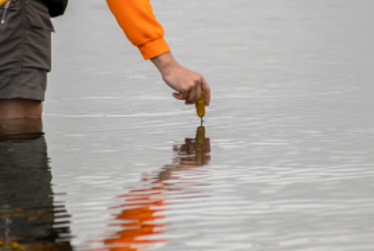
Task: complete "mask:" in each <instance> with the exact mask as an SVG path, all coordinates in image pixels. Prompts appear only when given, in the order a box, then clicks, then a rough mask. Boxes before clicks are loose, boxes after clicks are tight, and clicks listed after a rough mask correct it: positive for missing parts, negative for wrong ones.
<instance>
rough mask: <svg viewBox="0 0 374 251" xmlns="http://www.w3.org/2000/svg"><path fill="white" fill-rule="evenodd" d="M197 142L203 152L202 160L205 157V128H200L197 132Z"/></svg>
mask: <svg viewBox="0 0 374 251" xmlns="http://www.w3.org/2000/svg"><path fill="white" fill-rule="evenodd" d="M195 142H196V143H197V144H198V145H199V147H200V150H201V158H202V160H204V157H205V127H204V126H199V127H198V128H197V130H196V137H195Z"/></svg>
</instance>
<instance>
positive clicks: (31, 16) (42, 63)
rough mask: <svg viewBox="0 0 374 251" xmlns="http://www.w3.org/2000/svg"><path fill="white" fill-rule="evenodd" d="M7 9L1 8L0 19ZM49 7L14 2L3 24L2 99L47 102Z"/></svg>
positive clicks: (21, 0)
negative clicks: (45, 97)
mask: <svg viewBox="0 0 374 251" xmlns="http://www.w3.org/2000/svg"><path fill="white" fill-rule="evenodd" d="M4 11H5V9H4V6H2V7H0V17H2V16H3V13H4ZM53 30H54V29H53V25H52V22H51V20H50V16H49V12H48V8H47V7H46V6H45V5H44V4H43V3H42V2H41V1H40V0H13V1H12V2H11V5H10V7H9V9H8V10H7V15H6V18H5V23H4V24H0V34H1V36H0V58H1V60H0V98H3V99H9V98H25V99H33V100H41V101H43V100H44V94H45V91H46V84H47V72H49V71H50V70H51V31H53Z"/></svg>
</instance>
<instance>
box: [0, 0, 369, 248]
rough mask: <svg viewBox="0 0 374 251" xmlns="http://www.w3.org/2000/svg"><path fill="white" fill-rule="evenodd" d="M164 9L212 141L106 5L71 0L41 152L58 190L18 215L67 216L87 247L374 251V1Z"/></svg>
mask: <svg viewBox="0 0 374 251" xmlns="http://www.w3.org/2000/svg"><path fill="white" fill-rule="evenodd" d="M152 4H153V6H154V10H155V13H156V15H157V17H158V19H159V20H160V21H161V23H162V24H163V25H164V28H165V30H166V39H167V40H168V42H169V44H170V46H171V48H172V51H173V53H174V55H175V57H176V58H177V59H178V60H179V61H180V62H181V63H182V64H184V65H186V66H188V67H190V68H192V69H194V70H196V71H198V72H201V73H202V74H203V75H204V76H205V77H206V79H207V80H208V82H209V83H210V85H211V87H212V90H213V94H212V103H211V106H210V107H209V108H208V109H207V115H206V118H205V122H204V126H205V134H206V135H205V138H209V141H208V140H206V141H204V144H203V143H202V141H201V140H200V141H199V140H198V139H197V138H196V130H197V127H198V126H199V124H200V121H199V118H198V117H197V116H196V115H195V113H194V108H193V107H185V106H184V105H183V104H182V103H179V102H178V101H174V100H173V99H172V98H171V91H170V90H169V89H168V87H166V86H165V84H163V83H162V80H161V78H160V76H159V74H158V72H157V71H156V69H155V68H154V66H152V64H151V63H150V62H143V60H142V59H141V56H140V55H139V52H138V51H137V49H136V48H133V47H132V46H131V45H130V44H129V43H128V42H127V41H126V38H125V37H124V35H123V33H122V31H121V30H120V29H119V28H118V26H117V24H116V23H115V20H114V18H113V17H112V16H111V14H110V12H109V11H108V8H107V7H106V3H105V1H102V0H100V1H99V0H95V1H92V0H91V1H88V0H79V1H71V3H70V6H69V10H68V12H67V14H66V16H64V17H62V18H59V19H57V20H55V26H56V30H57V33H56V34H55V35H54V40H53V42H54V47H53V48H54V61H53V63H54V64H53V72H52V73H51V74H50V77H49V86H48V92H47V101H46V102H45V113H44V131H45V132H46V135H45V138H46V141H47V143H48V153H46V152H44V153H43V156H44V157H38V158H35V160H34V161H37V160H40V159H43V158H44V159H45V158H46V156H49V158H50V164H49V165H50V166H51V170H49V169H48V168H47V166H48V165H47V162H46V161H45V162H43V163H44V164H41V166H43V168H42V170H44V171H43V172H42V174H41V175H45V176H48V175H50V174H51V173H52V174H53V180H52V184H53V186H52V187H51V185H50V179H51V177H50V176H48V177H49V178H45V180H44V181H43V182H41V183H40V185H41V184H45V185H43V189H45V191H44V192H43V193H44V195H43V196H44V197H43V198H47V197H48V198H50V199H49V201H48V200H47V199H45V200H44V199H42V198H41V197H40V198H41V199H33V198H32V197H30V203H32V201H34V204H28V202H27V203H26V201H25V204H24V205H22V203H21V202H14V203H21V204H20V205H18V204H14V205H11V204H9V203H7V204H6V205H8V204H9V205H10V207H9V206H7V207H5V209H2V210H3V211H2V213H1V215H2V217H3V219H9V218H10V217H11V216H9V215H13V213H12V212H13V211H14V210H15V209H14V208H24V209H23V211H29V209H30V210H31V211H38V210H39V209H37V208H45V207H47V208H49V209H48V212H49V213H48V214H50V215H51V216H52V215H56V214H57V213H56V211H59V210H66V212H65V211H63V213H62V215H67V216H69V215H70V216H71V217H66V218H64V221H67V222H66V224H65V225H64V228H65V230H66V233H68V234H64V235H62V237H56V238H55V239H53V238H52V239H50V241H51V242H53V243H56V242H64V243H68V244H67V245H72V246H73V247H74V249H77V250H96V249H99V250H101V249H104V250H108V249H111V250H145V249H147V250H158V251H159V250H170V251H174V250H223V251H226V250H230V251H231V250H235V251H236V250H243V251H247V250H277V251H278V250H287V251H288V250H298V251H299V250H305V251H307V250H313V251H314V250H319V251H320V250H329V251H330V250H339V251H341V250H344V251H345V250H349V251H361V250H373V249H374V210H373V207H374V199H373V193H374V185H373V184H374V164H373V163H374V157H373V156H374V143H373V142H374V120H373V116H372V107H373V106H374V99H373V98H372V97H373V94H374V89H373V88H374V87H373V85H372V82H373V79H374V71H373V70H372V68H373V65H374V48H373V45H372V40H373V37H374V34H373V32H372V27H373V24H374V16H373V15H372V9H373V7H374V2H372V1H369V0H358V1H349V0H342V1H332V0H327V1H326V0H324V1H322V0H317V1H316V0H314V1H311V0H305V1H296V0H282V1H275V0H269V1H258V0H250V1H248V0H246V1H244V0H232V1H208V0H200V1H184V2H181V1H180V2H178V3H177V2H175V1H166V0H159V1H153V2H152ZM186 138H187V139H188V140H186ZM33 142H35V144H37V142H39V143H38V144H41V145H42V144H45V143H44V139H43V140H42V139H39V141H33ZM40 142H42V143H40ZM7 144H10V143H7ZM31 144H32V143H30V146H31ZM2 147H3V145H2ZM4 147H5V146H4ZM203 148H204V149H205V150H204V149H203ZM36 149H37V147H32V151H36ZM2 151H5V152H6V150H2ZM32 155H33V156H40V155H37V154H36V153H32ZM27 156H28V155H25V156H24V157H23V158H24V159H27V158H28V157H27ZM23 158H22V159H23ZM6 163H8V162H6ZM30 163H31V162H30ZM32 170H33V169H32V168H30V172H32ZM29 176H32V175H31V174H30V175H29ZM34 176H36V175H34ZM34 176H33V177H34ZM4 177H5V176H4ZM17 179H18V178H17ZM4 180H5V181H4ZM7 180H8V179H1V183H2V186H3V185H5V187H7V188H6V189H4V190H3V189H2V191H12V190H14V189H16V188H12V186H11V185H7V184H8V183H7ZM20 182H21V183H22V184H25V185H26V184H27V183H26V181H22V179H21V181H20ZM30 186H32V184H30ZM10 188H12V189H10ZM25 189H26V188H25ZM27 190H33V188H32V187H30V188H27ZM16 191H17V190H16ZM19 193H21V191H19ZM52 194H53V196H52ZM20 196H26V195H24V194H23V195H22V193H21V195H20ZM40 196H41V195H40ZM51 198H53V200H52V199H51ZM39 201H40V203H39ZM42 201H45V203H46V204H43V203H44V202H43V203H42ZM48 203H49V204H48ZM12 210H13V211H12ZM3 212H4V213H3ZM3 215H5V216H3ZM6 215H8V216H6ZM4 217H5V218H4ZM52 218H53V217H52ZM55 221H56V220H55ZM2 222H3V223H4V222H6V220H3V221H2ZM3 223H2V224H3ZM4 224H5V223H4ZM20 224H21V223H20ZM22 224H25V223H22ZM52 225H53V226H54V227H52V228H51V220H50V221H49V222H48V221H47V222H46V223H45V224H44V227H45V228H46V229H49V230H48V231H52V232H53V231H56V229H57V228H56V226H58V224H55V223H53V224H52ZM2 226H4V225H2ZM65 230H64V231H65ZM48 231H47V232H48ZM21 235H22V234H20V235H14V236H17V238H18V237H21ZM64 236H65V237H64ZM69 236H74V238H69ZM32 238H34V239H35V238H36V237H35V236H34V237H32ZM32 238H31V239H32ZM59 238H62V241H59V240H60V239H59ZM64 238H65V239H64Z"/></svg>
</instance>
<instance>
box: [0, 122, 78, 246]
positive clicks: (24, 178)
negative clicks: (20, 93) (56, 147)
mask: <svg viewBox="0 0 374 251" xmlns="http://www.w3.org/2000/svg"><path fill="white" fill-rule="evenodd" d="M41 127H42V125H41V120H0V249H1V250H66V251H67V250H72V247H71V245H70V242H69V239H70V231H69V227H68V224H69V215H68V214H67V212H66V209H65V207H64V205H63V204H62V203H61V202H58V201H55V200H54V193H53V190H52V187H51V180H52V176H51V172H50V167H49V159H48V156H47V146H46V142H45V138H44V135H43V133H41Z"/></svg>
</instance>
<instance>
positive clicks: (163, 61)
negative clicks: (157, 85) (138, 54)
mask: <svg viewBox="0 0 374 251" xmlns="http://www.w3.org/2000/svg"><path fill="white" fill-rule="evenodd" d="M151 61H152V62H153V63H154V64H155V66H156V67H157V69H158V70H159V71H160V73H161V74H162V75H167V74H168V72H170V71H171V69H172V68H173V67H175V66H177V65H178V62H177V61H176V60H175V58H174V57H173V55H172V54H171V52H166V53H164V54H161V55H159V56H157V57H154V58H151Z"/></svg>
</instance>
